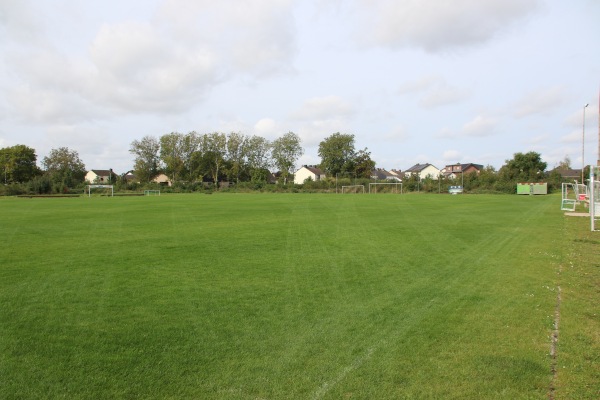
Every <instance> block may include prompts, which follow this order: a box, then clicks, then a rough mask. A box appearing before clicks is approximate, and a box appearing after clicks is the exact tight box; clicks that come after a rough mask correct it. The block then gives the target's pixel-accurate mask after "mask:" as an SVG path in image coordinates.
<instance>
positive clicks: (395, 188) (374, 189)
mask: <svg viewBox="0 0 600 400" xmlns="http://www.w3.org/2000/svg"><path fill="white" fill-rule="evenodd" d="M380 185H383V186H384V187H385V186H390V187H392V189H391V190H392V191H391V193H400V194H402V183H401V182H387V183H383V182H382V183H369V193H377V186H380ZM398 186H400V192H398Z"/></svg>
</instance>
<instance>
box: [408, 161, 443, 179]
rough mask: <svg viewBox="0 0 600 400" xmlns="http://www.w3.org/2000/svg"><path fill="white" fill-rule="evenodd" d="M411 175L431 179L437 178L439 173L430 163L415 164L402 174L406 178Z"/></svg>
mask: <svg viewBox="0 0 600 400" xmlns="http://www.w3.org/2000/svg"><path fill="white" fill-rule="evenodd" d="M412 175H417V176H418V177H419V179H425V178H427V177H429V178H431V179H437V178H438V176H439V175H440V170H439V169H437V168H436V167H435V166H434V165H432V164H415V165H413V166H412V167H410V168H409V169H407V170H406V171H404V176H406V177H407V178H409V177H411V176H412Z"/></svg>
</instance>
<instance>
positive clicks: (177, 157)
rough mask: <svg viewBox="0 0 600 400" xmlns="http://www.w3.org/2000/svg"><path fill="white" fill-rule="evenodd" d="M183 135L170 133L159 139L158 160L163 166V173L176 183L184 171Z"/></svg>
mask: <svg viewBox="0 0 600 400" xmlns="http://www.w3.org/2000/svg"><path fill="white" fill-rule="evenodd" d="M183 157H184V135H182V134H181V133H177V132H171V133H168V134H166V135H162V136H161V137H160V159H161V161H162V162H163V164H164V166H165V173H166V174H167V176H169V177H170V178H171V181H173V182H176V181H177V179H178V178H179V177H180V176H181V173H182V172H183V171H184V168H185V163H184V161H183Z"/></svg>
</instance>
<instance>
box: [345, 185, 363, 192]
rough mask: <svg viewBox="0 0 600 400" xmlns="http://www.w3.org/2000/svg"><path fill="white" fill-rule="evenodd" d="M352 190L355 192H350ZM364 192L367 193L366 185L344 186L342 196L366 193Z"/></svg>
mask: <svg viewBox="0 0 600 400" xmlns="http://www.w3.org/2000/svg"><path fill="white" fill-rule="evenodd" d="M351 189H354V191H353V192H350V190H351ZM364 192H365V185H349V186H342V194H344V193H364Z"/></svg>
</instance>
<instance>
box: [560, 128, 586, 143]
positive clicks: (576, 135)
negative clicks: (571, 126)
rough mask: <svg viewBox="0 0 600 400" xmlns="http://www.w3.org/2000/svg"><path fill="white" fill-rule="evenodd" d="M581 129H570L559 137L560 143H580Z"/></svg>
mask: <svg viewBox="0 0 600 400" xmlns="http://www.w3.org/2000/svg"><path fill="white" fill-rule="evenodd" d="M581 136H582V131H581V130H579V131H571V132H570V133H568V134H566V135H563V136H562V137H561V138H560V142H561V143H580V144H581V142H582V137H581Z"/></svg>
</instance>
